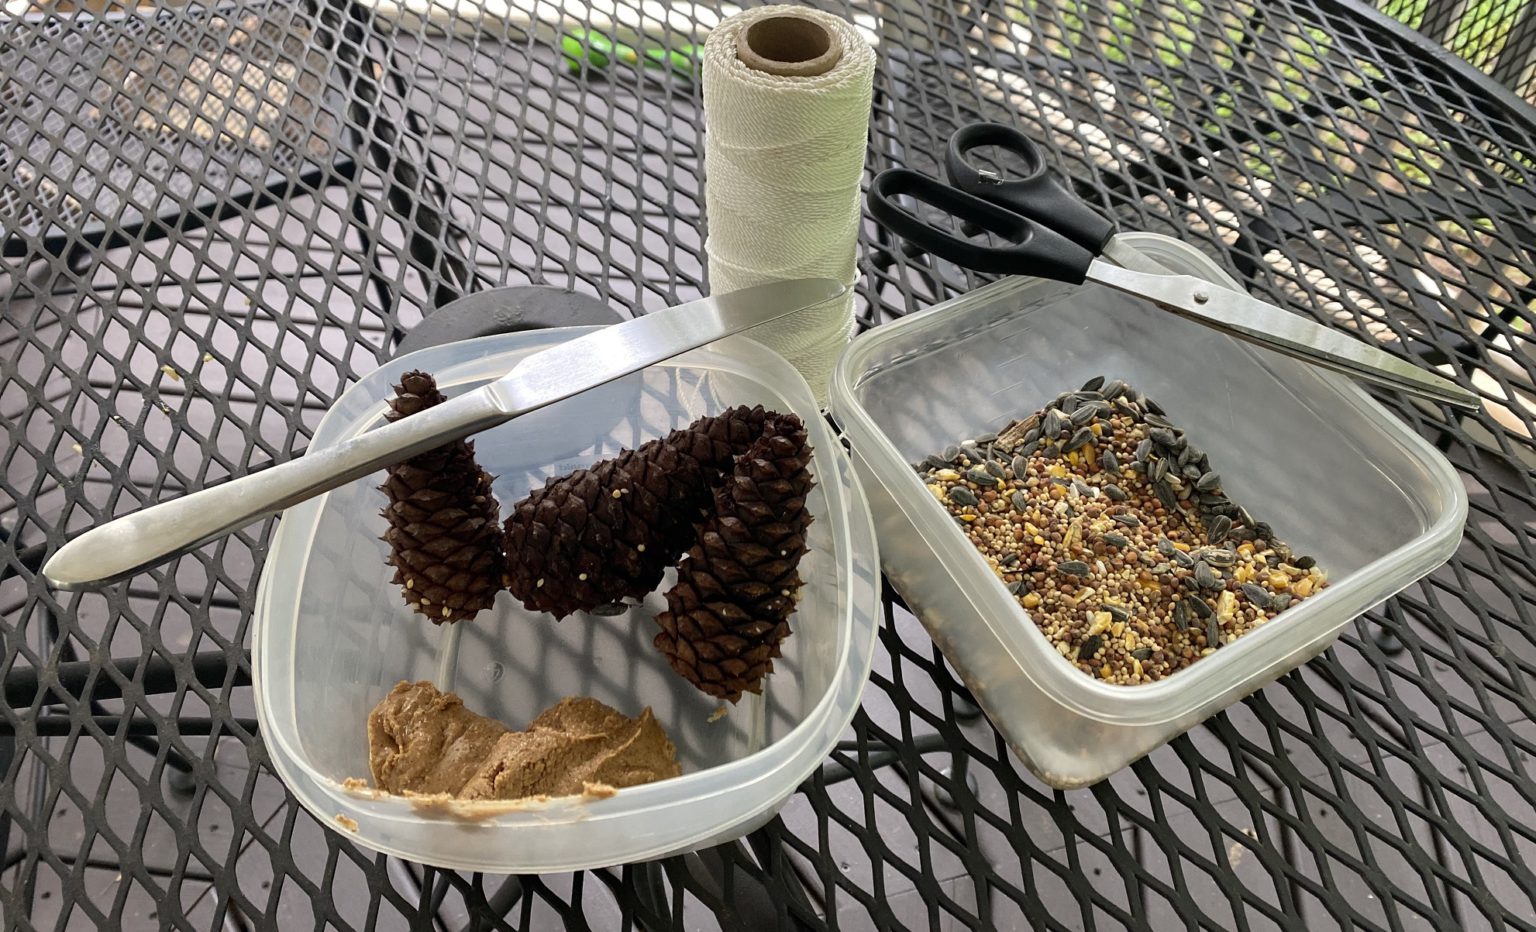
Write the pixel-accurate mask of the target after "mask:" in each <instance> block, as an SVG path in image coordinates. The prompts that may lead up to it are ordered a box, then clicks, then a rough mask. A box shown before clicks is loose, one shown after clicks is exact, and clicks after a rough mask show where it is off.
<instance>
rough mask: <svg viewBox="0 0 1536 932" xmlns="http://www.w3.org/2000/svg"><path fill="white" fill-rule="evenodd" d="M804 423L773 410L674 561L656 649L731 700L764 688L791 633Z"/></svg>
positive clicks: (804, 482) (803, 516) (807, 487)
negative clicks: (674, 577) (674, 572)
mask: <svg viewBox="0 0 1536 932" xmlns="http://www.w3.org/2000/svg"><path fill="white" fill-rule="evenodd" d="M810 460H811V450H810V446H809V445H808V443H807V441H806V433H805V425H804V424H802V423H801V421H800V419H799V418H797V417H795V416H794V415H792V414H784V415H773V416H771V417H770V418H769V419H768V421H767V423H765V424H764V427H763V433H762V435H761V436H760V437H759V438H758V439H757V441H756V442H754V443H753V444H752V446H751V447H750V448H749V449H748V450H747V452H746V453H744V454H743V455H742V456H741V458H740V459H739V460H737V462H736V466H735V468H734V470H733V471H732V473H731V476H730V477H729V478H728V479H727V480H726V482H725V483H724V484H722V485H721V487H720V488H718V489H717V490H716V491H715V510H714V512H713V513H712V514H711V515H709V516H708V517H707V518H705V519H704V521H703V522H701V523H700V525H699V528H698V542H697V543H695V544H694V545H693V547H692V548H690V549H689V551H688V555H687V558H686V559H684V560H683V562H682V563H681V564H679V565H678V569H677V585H676V586H674V587H673V588H672V589H671V590H670V591H668V592H667V594H666V598H667V610H666V611H665V612H662V613H661V614H660V615H658V616H657V618H656V622H657V624H658V625H660V626H661V632H660V633H658V634H657V635H656V640H655V644H656V648H657V649H658V650H660V651H661V652H662V654H663V655H665V656H666V658H667V662H668V663H669V664H671V666H672V669H673V670H675V671H677V673H678V674H679V675H681V676H682V677H684V678H685V679H687V680H688V681H689V682H690V683H692V684H693V685H695V686H697V687H698V688H699V689H701V690H703V691H704V692H706V693H708V694H709V695H711V696H715V697H716V698H719V699H725V700H728V701H730V702H736V701H737V700H739V699H740V698H741V694H742V693H743V692H754V693H755V692H761V691H762V681H763V677H765V676H767V675H768V674H769V673H771V672H773V658H775V657H778V656H779V655H780V651H779V646H780V644H782V643H783V641H784V639H785V638H786V637H788V636H789V634H790V629H789V617H790V616H791V615H792V614H794V611H795V602H796V598H797V596H798V594H799V591H800V585H801V580H800V574H799V571H798V567H799V565H800V558H801V557H802V556H803V555H804V554H805V552H806V546H805V532H806V528H807V527H809V526H810V523H811V514H810V512H809V511H807V510H806V507H805V498H806V496H807V495H808V494H810V491H811V487H812V486H813V485H814V481H813V480H812V478H811V473H810V470H809V468H808V467H809V464H810Z"/></svg>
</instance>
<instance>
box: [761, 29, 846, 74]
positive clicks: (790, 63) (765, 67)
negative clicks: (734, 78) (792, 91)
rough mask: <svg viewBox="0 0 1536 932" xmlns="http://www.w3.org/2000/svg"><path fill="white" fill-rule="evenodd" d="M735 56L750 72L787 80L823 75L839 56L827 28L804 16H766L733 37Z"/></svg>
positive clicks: (840, 56) (839, 53)
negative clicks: (760, 72) (763, 73)
mask: <svg viewBox="0 0 1536 932" xmlns="http://www.w3.org/2000/svg"><path fill="white" fill-rule="evenodd" d="M736 57H737V58H738V59H740V60H741V63H742V64H744V65H746V66H747V67H748V68H751V69H752V70H754V71H762V72H765V73H767V74H774V75H779V76H781V77H787V78H809V77H814V76H816V75H819V74H826V73H827V72H828V71H831V70H832V67H833V66H834V65H836V64H837V63H838V60H839V59H841V58H842V57H843V50H842V49H841V48H840V47H839V46H838V44H837V43H836V42H835V41H834V40H833V36H832V33H831V32H830V31H828V30H827V27H825V26H823V25H822V24H821V23H818V22H816V21H815V20H813V19H808V18H806V17H804V16H795V15H792V14H790V15H784V16H769V17H765V18H763V19H760V20H758V21H757V22H755V23H753V24H752V25H750V26H748V27H747V28H746V29H743V30H742V31H741V32H739V33H737V34H736Z"/></svg>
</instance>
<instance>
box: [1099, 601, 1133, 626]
mask: <svg viewBox="0 0 1536 932" xmlns="http://www.w3.org/2000/svg"><path fill="white" fill-rule="evenodd" d="M1104 611H1106V612H1109V614H1110V617H1112V618H1114V619H1115V620H1116V621H1127V620H1129V619H1130V617H1131V610H1130V609H1128V608H1126V607H1125V606H1124V605H1120V604H1119V603H1116V602H1105V603H1104Z"/></svg>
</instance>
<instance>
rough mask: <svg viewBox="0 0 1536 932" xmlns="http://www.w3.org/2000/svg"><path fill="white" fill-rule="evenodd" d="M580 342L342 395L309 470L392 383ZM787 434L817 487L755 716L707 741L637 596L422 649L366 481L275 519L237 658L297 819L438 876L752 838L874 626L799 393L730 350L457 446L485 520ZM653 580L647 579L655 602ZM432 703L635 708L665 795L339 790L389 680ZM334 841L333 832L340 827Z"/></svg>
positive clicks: (507, 712)
mask: <svg viewBox="0 0 1536 932" xmlns="http://www.w3.org/2000/svg"><path fill="white" fill-rule="evenodd" d="M583 332H585V331H584V330H583V329H579V328H572V329H567V330H553V331H543V332H534V333H527V332H525V333H516V334H509V335H505V336H494V337H485V338H482V339H478V340H472V341H466V342H463V343H455V344H452V345H448V346H441V347H434V348H431V349H425V350H422V351H420V352H417V353H413V354H411V355H410V356H407V357H404V358H402V359H399V360H395V361H393V362H390V363H389V364H387V365H385V366H383V367H382V368H380V369H379V370H377V371H376V372H373V373H372V374H370V375H368V376H367V377H366V378H364V379H362V380H361V381H359V382H358V383H357V384H355V385H353V386H352V387H351V388H350V389H348V390H347V392H346V393H345V394H344V395H343V396H342V397H341V399H340V400H339V401H338V402H337V403H336V405H335V406H334V407H333V408H332V409H331V410H330V411H329V412H327V414H326V416H325V419H324V420H323V421H322V422H321V424H320V427H319V429H318V430H317V431H316V433H315V437H314V441H313V446H314V447H316V448H319V447H323V446H327V445H330V444H334V443H336V442H338V441H340V440H342V439H345V438H349V437H352V436H355V435H356V434H358V433H359V432H361V431H363V430H365V429H367V428H369V427H372V426H374V425H376V424H378V423H380V422H381V421H382V415H383V411H384V400H385V399H386V398H387V397H388V396H389V395H390V393H391V385H392V383H394V382H396V381H398V378H399V376H400V374H401V373H402V372H404V371H406V370H408V369H412V368H421V369H425V370H427V371H430V372H432V373H434V374H435V375H436V376H437V378H438V382H439V384H440V386H441V387H442V388H443V390H444V391H445V392H447V393H448V394H449V395H453V394H456V393H459V392H462V391H465V390H468V389H470V388H473V387H475V386H477V385H480V384H482V383H483V382H485V381H488V380H490V379H492V378H495V377H497V376H500V375H502V374H504V373H505V372H506V371H507V370H508V369H510V368H511V367H512V366H513V365H514V364H515V363H516V362H517V361H518V360H519V359H520V358H521V357H522V356H524V355H525V354H527V353H530V352H534V351H536V350H538V349H541V348H543V347H545V346H549V345H552V344H554V343H556V342H559V341H562V340H566V339H570V338H571V337H573V336H577V335H579V334H581V333H583ZM743 403H754V404H762V405H764V406H767V407H770V408H773V409H776V410H780V411H793V412H795V413H797V414H799V415H800V417H801V418H802V419H804V421H805V422H806V426H807V429H808V430H809V433H810V441H811V444H812V445H813V448H814V453H813V462H812V467H811V468H812V470H813V471H814V473H815V475H816V480H817V485H816V490H815V492H814V493H813V495H812V497H811V500H810V502H809V507H810V508H811V511H812V513H813V514H814V515H815V521H814V523H813V524H812V525H811V529H810V534H809V547H810V553H808V554H807V555H806V557H805V558H804V560H803V561H802V563H801V570H800V571H801V575H802V576H803V577H804V579H805V588H804V589H803V590H802V594H801V601H800V605H799V610H798V612H797V615H796V619H795V621H794V633H793V635H791V637H790V638H789V639H788V640H787V641H785V643H784V656H783V658H782V659H781V660H779V661H776V662H775V672H774V673H773V675H772V676H770V677H769V678H768V679H767V681H766V685H765V689H764V694H763V696H762V697H755V696H750V695H749V696H748V697H746V698H744V699H743V700H742V701H741V702H740V703H739V704H738V705H736V706H733V707H731V708H730V711H729V713H728V714H727V715H726V716H725V717H723V718H720V719H719V720H717V721H713V722H712V721H710V718H711V713H713V712H714V710H715V709H716V707H717V705H718V703H717V702H716V701H715V700H713V699H711V698H710V697H708V696H706V695H704V694H703V693H701V692H699V691H697V690H696V689H694V687H693V686H691V685H690V684H689V683H687V682H686V681H684V680H683V679H682V678H681V677H679V676H677V675H676V674H675V673H673V672H672V671H671V670H670V669H669V668H668V667H667V665H666V662H665V660H664V659H663V658H662V657H661V655H660V654H659V653H658V652H657V651H656V650H655V649H654V648H653V647H652V646H651V639H652V638H653V636H654V635H655V633H656V630H657V628H656V625H655V622H654V620H653V619H654V617H655V614H656V612H657V611H659V610H660V609H661V608H664V607H665V601H664V600H663V599H662V598H661V596H660V595H659V594H653V595H652V596H651V597H650V598H649V599H648V600H647V601H646V603H645V605H644V606H643V607H642V608H636V609H633V610H631V611H630V612H628V613H627V614H625V615H621V616H618V617H612V618H608V617H591V616H586V615H576V616H573V617H569V618H567V619H565V620H564V621H562V622H559V623H557V622H555V621H553V620H552V619H551V618H550V617H549V616H547V615H538V614H529V613H527V612H525V611H523V609H522V608H521V606H520V605H518V604H517V602H516V601H515V600H514V599H513V598H512V597H511V596H510V595H509V594H507V593H502V594H501V596H500V597H499V599H498V601H497V603H496V606H495V608H494V609H493V610H492V611H488V612H485V613H482V614H481V615H480V616H479V617H478V618H476V619H475V620H474V621H472V622H468V623H464V624H461V625H458V626H457V629H456V630H455V627H454V626H448V627H442V628H439V627H437V626H435V625H433V624H431V623H430V622H428V621H426V620H425V619H423V618H421V617H419V616H417V615H414V614H412V613H411V612H409V611H407V610H406V608H405V606H404V604H403V603H402V601H401V599H400V596H399V593H397V592H396V591H395V590H394V587H393V586H391V585H390V584H389V583H388V575H387V570H386V567H385V564H384V557H385V547H384V544H383V543H382V542H381V541H380V540H379V536H380V535H381V534H382V533H383V532H384V520H383V518H382V517H380V515H379V510H380V508H381V507H382V506H383V504H384V500H383V497H382V495H381V494H380V493H379V492H378V491H377V490H376V486H377V485H378V484H379V477H378V476H372V477H369V478H367V479H364V480H360V481H358V482H354V483H352V484H350V485H347V486H344V487H342V488H340V489H336V490H335V491H333V492H331V493H329V494H327V495H325V496H323V497H321V498H318V499H314V500H312V501H309V502H305V503H303V504H301V505H298V506H296V507H294V508H291V509H289V510H288V512H287V513H286V514H285V516H284V517H283V520H282V523H281V526H280V527H279V528H278V531H277V534H276V537H275V539H274V541H273V545H272V551H271V553H270V555H269V556H268V557H267V561H266V566H265V568H264V570H263V572H262V579H261V585H260V589H259V593H258V601H257V608H256V618H255V631H254V635H253V639H252V640H253V643H254V651H253V666H254V672H255V686H256V702H257V707H258V710H259V713H260V720H261V729H262V735H263V737H264V739H265V740H266V743H267V747H268V748H269V749H270V751H271V757H272V764H273V766H274V768H275V769H276V770H277V772H278V774H279V775H280V776H281V777H282V779H283V780H284V782H285V783H287V785H288V786H289V788H290V789H292V791H293V792H294V794H295V795H296V796H297V797H298V799H299V801H300V802H302V803H303V804H304V806H305V807H307V808H308V809H309V810H310V811H312V812H314V813H315V814H316V815H317V816H319V817H320V818H321V819H322V820H324V821H325V822H327V823H329V824H331V825H333V827H337V828H338V829H342V830H350V831H351V832H352V836H353V837H354V838H356V840H357V841H359V842H361V843H362V844H364V845H366V846H368V847H370V848H374V849H376V850H379V851H383V852H387V853H389V854H394V855H398V856H400V857H404V858H409V859H412V860H417V861H424V862H426V863H429V864H435V865H439V866H443V867H450V868H458V869H463V870H483V871H492V872H496V873H536V872H542V871H557V870H574V869H581V868H586V867H594V866H598V865H608V864H617V863H623V862H628V861H636V860H643V859H648V858H654V857H660V856H663V855H667V854H672V853H677V852H680V851H684V850H689V849H692V848H697V847H701V846H705V845H710V844H715V843H718V842H721V841H725V840H728V839H730V838H734V837H736V836H739V835H741V834H743V833H745V832H748V831H750V830H752V829H753V828H756V827H757V826H759V825H761V824H762V823H763V822H765V821H766V820H767V819H768V818H769V817H771V816H772V815H773V813H774V812H776V811H777V810H778V808H779V806H780V805H781V804H782V803H783V801H784V800H785V798H786V797H787V796H788V795H789V794H790V793H791V792H793V791H794V789H795V787H796V786H798V785H799V784H800V783H801V781H803V780H804V779H805V778H806V777H807V776H808V775H809V774H810V773H811V772H812V771H813V770H814V769H815V768H816V767H817V766H818V765H819V764H820V763H821V761H822V759H823V758H824V757H825V756H826V755H827V754H828V753H829V752H830V750H831V748H832V746H833V744H834V743H835V742H836V741H837V739H838V737H839V736H840V735H841V733H842V732H843V731H844V729H845V728H846V727H847V725H848V722H849V720H850V719H851V718H852V716H853V713H854V711H855V710H856V709H857V708H858V704H859V697H860V695H861V693H862V692H863V689H864V684H865V682H866V680H867V679H868V675H869V669H870V663H871V659H872V656H873V649H874V640H875V630H876V627H877V625H878V619H879V617H880V615H879V576H878V565H877V560H878V558H877V556H876V551H875V542H874V531H873V527H872V525H871V522H870V518H869V512H868V508H867V507H866V506H865V504H864V500H863V497H862V494H861V492H860V490H859V486H858V484H857V482H855V481H854V478H853V474H852V470H851V467H850V464H849V462H848V460H847V457H846V455H845V454H844V453H843V451H842V448H841V446H840V445H839V444H838V442H837V439H836V438H835V436H834V435H833V434H832V432H831V431H830V430H829V428H828V427H827V424H826V421H825V420H824V419H823V418H821V417H820V416H819V414H818V413H817V410H816V406H815V403H814V401H813V400H812V397H811V393H810V389H809V388H808V387H807V386H806V384H805V381H804V380H803V379H801V378H800V376H799V375H798V374H797V373H796V372H795V370H794V369H793V368H792V367H790V366H789V364H788V363H786V362H784V360H783V359H781V358H780V357H778V356H776V355H774V354H773V353H771V352H769V351H768V350H766V349H764V348H763V347H761V346H759V345H758V344H755V343H752V342H750V341H748V340H745V339H743V338H733V339H732V340H728V341H722V342H720V343H717V344H714V345H713V346H712V347H710V348H707V349H705V350H700V351H695V352H692V353H689V354H687V355H685V356H681V357H678V358H677V359H675V360H673V361H672V362H671V363H669V364H664V365H661V366H655V367H652V368H650V369H648V370H646V371H645V372H643V373H639V374H637V375H634V376H630V377H628V378H626V379H623V380H620V381H618V382H615V383H612V384H610V385H607V386H604V387H602V388H600V389H597V390H594V391H591V392H588V393H585V394H583V395H580V396H578V397H576V398H572V399H570V400H568V401H565V402H562V403H560V404H559V405H556V406H554V407H551V408H549V409H547V410H544V411H541V412H537V413H535V414H532V415H529V416H527V417H523V418H519V419H517V420H515V421H512V422H510V423H508V424H505V425H502V426H500V427H497V428H495V429H493V430H490V431H487V432H485V433H483V434H480V435H479V436H478V437H477V438H476V440H475V443H476V453H477V456H478V458H479V461H480V463H481V465H482V466H484V467H485V469H487V470H488V471H489V472H491V473H492V474H493V475H495V476H496V477H497V478H496V483H495V490H496V494H497V497H498V498H499V499H500V500H501V501H502V503H503V512H504V513H505V511H506V509H507V508H508V507H509V506H510V505H511V504H512V503H513V502H515V501H517V500H518V499H520V498H522V497H523V496H524V495H526V494H527V492H528V491H529V490H530V489H531V488H533V487H534V486H536V485H541V484H542V483H543V480H544V478H545V477H546V476H549V475H558V474H562V473H565V472H567V471H569V470H571V469H575V468H577V467H580V466H583V465H587V464H590V463H591V462H593V461H595V460H598V459H601V458H603V457H606V456H611V455H613V454H615V453H617V452H618V451H619V450H620V449H621V448H623V447H633V446H635V445H638V444H640V443H643V442H644V441H646V440H649V439H651V438H653V437H657V436H660V435H662V434H664V433H665V432H666V431H668V430H671V429H673V428H675V427H680V426H683V425H686V424H687V423H688V422H689V421H691V420H693V419H694V418H696V417H698V416H700V415H704V414H712V413H717V412H719V411H721V410H723V409H725V408H727V407H729V406H731V405H733V404H743ZM673 578H674V576H673V573H672V572H671V571H669V573H668V577H667V580H666V581H665V582H664V583H663V589H665V587H666V586H669V585H670V584H671V581H672V579H673ZM419 679H427V680H435V681H437V682H438V683H439V684H440V685H451V687H452V688H453V689H455V690H456V691H457V692H458V693H459V694H460V695H462V696H463V697H464V700H465V703H466V704H467V705H468V707H469V708H471V709H473V710H474V711H477V712H480V713H482V714H485V715H490V716H494V717H496V718H498V719H500V720H502V721H504V722H507V723H508V724H510V725H511V726H512V727H515V728H521V727H524V726H525V725H526V724H527V723H528V722H529V721H530V720H531V719H533V717H534V716H535V715H537V714H538V713H539V712H540V711H541V710H542V709H544V708H546V707H548V706H550V705H553V704H554V703H555V702H557V701H559V699H560V698H561V697H563V696H567V695H585V696H592V697H594V698H596V699H599V700H601V701H603V702H606V703H608V704H609V705H611V706H614V707H615V708H617V709H619V710H620V711H622V712H625V713H627V714H631V715H633V714H636V713H638V712H639V711H640V709H641V708H642V707H643V706H647V705H648V706H650V707H651V708H652V709H653V710H654V711H655V713H656V716H657V718H658V719H659V720H660V722H661V723H662V725H663V726H664V727H665V728H666V729H667V731H668V733H669V735H670V736H671V738H672V740H673V742H674V743H675V744H676V745H677V747H678V753H679V758H680V760H681V762H682V765H683V776H681V777H678V778H676V779H672V780H664V781H661V782H658V783H653V784H649V785H646V786H638V787H631V788H626V789H621V790H619V791H618V793H617V794H615V795H614V796H612V797H609V798H605V799H592V798H584V797H570V798H557V799H551V800H548V801H545V802H538V803H531V802H529V803H495V802H486V803H454V804H451V805H427V804H423V803H421V802H416V803H413V802H411V801H409V800H406V799H402V798H396V797H389V796H381V795H378V794H375V793H373V792H372V791H369V790H367V789H361V788H356V787H351V788H349V787H348V786H347V785H346V783H345V781H347V779H348V778H363V779H364V780H367V778H368V776H369V773H368V747H367V738H366V733H365V722H366V719H367V716H368V713H369V711H370V710H371V709H372V708H373V706H374V705H375V703H377V702H378V701H379V699H380V698H382V697H383V696H384V694H385V693H387V692H388V691H389V690H390V688H391V687H393V686H394V685H395V684H396V683H397V682H399V681H401V680H419ZM352 823H355V827H353V824H352Z"/></svg>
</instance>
